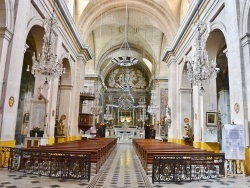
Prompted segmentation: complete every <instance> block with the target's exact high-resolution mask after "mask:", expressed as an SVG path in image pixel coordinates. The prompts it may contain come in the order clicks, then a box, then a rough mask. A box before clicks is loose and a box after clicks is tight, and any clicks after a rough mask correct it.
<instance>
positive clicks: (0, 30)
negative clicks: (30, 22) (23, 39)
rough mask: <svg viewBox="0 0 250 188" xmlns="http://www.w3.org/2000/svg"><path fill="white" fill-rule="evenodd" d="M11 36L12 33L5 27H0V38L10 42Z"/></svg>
mask: <svg viewBox="0 0 250 188" xmlns="http://www.w3.org/2000/svg"><path fill="white" fill-rule="evenodd" d="M12 36H13V32H12V31H11V30H9V29H8V28H7V27H0V38H5V39H6V40H8V41H10V40H11V38H12Z"/></svg>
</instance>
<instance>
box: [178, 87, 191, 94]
mask: <svg viewBox="0 0 250 188" xmlns="http://www.w3.org/2000/svg"><path fill="white" fill-rule="evenodd" d="M192 92H193V89H192V88H180V89H179V93H190V94H191V93H192Z"/></svg>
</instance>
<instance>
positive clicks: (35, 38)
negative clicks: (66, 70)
mask: <svg viewBox="0 0 250 188" xmlns="http://www.w3.org/2000/svg"><path fill="white" fill-rule="evenodd" d="M43 34H44V29H43V28H42V27H41V26H40V25H38V24H32V25H30V27H28V30H27V34H26V36H25V37H26V40H25V43H24V46H25V47H26V48H27V49H26V51H25V52H24V57H23V61H22V69H21V70H20V75H21V81H20V89H19V99H18V113H17V119H16V128H15V140H16V144H17V145H19V144H22V141H23V140H22V135H27V134H29V130H30V129H32V127H33V126H34V125H38V124H39V125H41V123H42V124H44V123H45V122H39V123H38V122H34V118H32V116H33V115H32V107H31V106H32V105H33V103H32V102H31V101H32V99H34V98H35V96H34V95H35V91H36V89H37V88H38V87H40V86H42V85H43V82H41V81H40V79H35V77H34V75H32V74H31V71H28V70H27V69H28V66H29V69H30V70H31V68H32V64H33V61H32V57H33V54H34V53H37V52H38V51H39V49H41V48H42V42H43ZM43 113H44V112H43ZM26 114H28V116H29V117H30V121H25V120H24V117H25V116H26ZM40 128H41V129H42V127H40Z"/></svg>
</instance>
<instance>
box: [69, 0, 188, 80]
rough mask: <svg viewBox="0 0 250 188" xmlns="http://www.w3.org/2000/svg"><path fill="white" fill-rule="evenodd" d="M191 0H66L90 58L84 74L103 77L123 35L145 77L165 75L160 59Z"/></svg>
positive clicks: (163, 64)
mask: <svg viewBox="0 0 250 188" xmlns="http://www.w3.org/2000/svg"><path fill="white" fill-rule="evenodd" d="M191 1H192V0H67V1H66V2H67V4H68V7H69V10H70V12H71V14H72V16H73V18H74V20H75V22H76V24H77V26H78V28H79V31H80V34H81V36H82V38H83V40H84V42H85V43H86V44H89V45H90V47H91V49H92V51H93V53H94V58H93V59H92V60H91V61H90V62H88V63H87V65H86V69H85V70H86V76H98V75H99V76H100V75H101V76H102V77H103V78H104V79H105V77H106V76H107V75H108V73H109V72H110V70H112V69H114V67H115V66H116V65H115V64H114V63H112V62H111V61H110V59H111V58H112V57H117V56H119V55H120V54H119V53H121V50H120V48H121V46H122V43H123V42H124V39H125V32H124V31H125V25H126V24H125V22H126V19H125V15H126V4H127V12H128V19H127V25H126V27H127V31H128V32H127V33H128V35H127V39H128V43H129V46H130V50H131V51H132V54H133V56H135V57H136V58H137V59H138V60H139V63H138V65H139V66H140V67H141V68H142V69H143V72H144V73H145V74H146V75H147V77H148V78H149V79H152V78H155V77H161V78H167V72H168V70H167V66H166V64H165V63H163V62H162V61H161V59H160V57H161V55H162V52H163V51H164V49H165V48H166V47H168V46H170V45H171V43H172V42H173V40H174V37H175V35H176V33H177V31H178V28H179V26H180V24H181V21H182V20H183V18H184V16H185V14H186V12H187V10H188V8H189V6H190V4H191Z"/></svg>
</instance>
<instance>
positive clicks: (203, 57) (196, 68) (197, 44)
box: [184, 21, 220, 96]
mask: <svg viewBox="0 0 250 188" xmlns="http://www.w3.org/2000/svg"><path fill="white" fill-rule="evenodd" d="M194 27H195V31H194V34H195V36H194V43H193V49H194V56H193V60H191V58H190V57H185V58H186V59H185V60H184V61H185V62H187V69H188V70H187V73H188V77H189V78H190V82H191V83H192V84H193V85H194V86H200V91H199V95H201V96H202V95H204V92H205V90H204V88H203V86H204V85H206V84H208V83H209V81H210V78H216V77H217V73H218V72H219V70H220V69H219V68H217V67H216V61H213V60H212V61H209V60H208V55H207V51H206V41H205V37H204V33H205V31H206V24H205V23H204V22H201V21H198V22H197V23H196V24H195V25H194Z"/></svg>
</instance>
